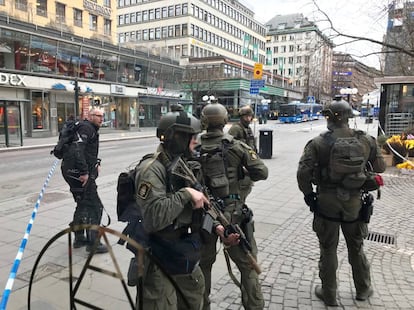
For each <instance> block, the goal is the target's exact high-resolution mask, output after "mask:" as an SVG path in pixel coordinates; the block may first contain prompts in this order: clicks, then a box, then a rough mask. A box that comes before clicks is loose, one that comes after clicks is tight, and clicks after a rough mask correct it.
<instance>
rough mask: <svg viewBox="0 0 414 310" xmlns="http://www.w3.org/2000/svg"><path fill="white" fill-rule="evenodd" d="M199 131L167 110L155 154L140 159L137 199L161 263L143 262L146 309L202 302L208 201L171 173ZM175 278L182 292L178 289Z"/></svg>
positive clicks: (191, 306) (198, 305) (197, 123)
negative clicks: (203, 224)
mask: <svg viewBox="0 0 414 310" xmlns="http://www.w3.org/2000/svg"><path fill="white" fill-rule="evenodd" d="M200 131H201V126H200V121H199V120H198V119H196V118H195V117H193V116H191V115H189V114H187V113H186V112H184V111H175V112H168V113H167V114H165V115H164V116H163V117H162V118H161V120H160V122H159V125H158V128H157V137H158V138H159V139H160V141H161V143H160V145H159V146H158V149H157V151H156V153H155V154H154V155H152V156H151V157H149V158H146V159H144V160H143V161H142V162H141V163H140V167H141V168H140V169H139V176H138V177H137V180H136V184H137V189H136V193H137V194H136V202H137V205H138V206H140V207H141V210H142V216H143V223H144V227H145V229H146V231H147V232H148V234H149V241H148V243H149V247H150V251H151V253H152V255H153V256H154V257H155V258H156V260H157V261H158V262H159V264H160V268H161V269H160V268H159V267H158V266H157V265H156V264H154V263H153V262H151V261H148V260H147V261H146V262H145V265H146V267H145V269H146V274H145V278H144V286H143V306H144V309H149V310H151V309H194V310H199V309H200V308H201V307H202V303H203V293H204V277H203V274H202V272H201V270H200V267H199V261H200V250H201V243H200V233H199V232H200V228H201V221H202V216H203V211H202V208H203V207H204V204H208V200H207V198H206V197H205V196H204V194H203V193H202V192H199V191H197V190H195V189H193V188H191V187H187V186H186V183H185V180H184V179H180V178H179V177H177V176H176V175H175V174H173V173H172V171H171V167H172V163H173V162H174V161H175V160H177V159H178V158H180V159H182V160H183V161H184V162H185V159H186V158H188V157H189V156H190V146H193V145H194V144H195V143H196V135H197V134H198V133H199V132H200ZM168 275H169V276H171V277H172V278H173V280H174V281H175V283H177V286H178V287H179V289H180V291H181V292H182V293H183V295H184V298H185V299H186V300H187V302H188V304H189V307H188V306H187V305H186V303H185V301H184V299H183V297H182V296H181V294H180V293H179V292H177V291H176V290H175V288H174V286H173V283H171V281H170V280H169V279H168Z"/></svg>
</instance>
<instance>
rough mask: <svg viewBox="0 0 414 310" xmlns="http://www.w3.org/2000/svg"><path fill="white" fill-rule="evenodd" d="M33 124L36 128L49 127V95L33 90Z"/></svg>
mask: <svg viewBox="0 0 414 310" xmlns="http://www.w3.org/2000/svg"><path fill="white" fill-rule="evenodd" d="M32 126H33V129H34V130H44V129H49V96H48V94H45V93H43V92H32Z"/></svg>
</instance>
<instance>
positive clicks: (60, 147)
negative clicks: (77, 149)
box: [50, 120, 80, 159]
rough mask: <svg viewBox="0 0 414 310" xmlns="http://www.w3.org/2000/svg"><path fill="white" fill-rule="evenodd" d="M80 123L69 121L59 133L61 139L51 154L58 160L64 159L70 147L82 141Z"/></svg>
mask: <svg viewBox="0 0 414 310" xmlns="http://www.w3.org/2000/svg"><path fill="white" fill-rule="evenodd" d="M79 126H80V122H79V121H76V120H67V121H66V122H65V123H64V124H63V127H62V129H61V131H60V133H59V139H58V142H57V144H56V145H55V147H54V148H53V150H52V151H50V154H53V155H55V157H56V158H58V159H62V158H63V157H64V155H65V152H67V150H68V149H69V145H70V144H71V143H72V142H74V141H78V140H79V139H80V137H79V134H78V129H79Z"/></svg>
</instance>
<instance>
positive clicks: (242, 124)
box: [228, 106, 257, 202]
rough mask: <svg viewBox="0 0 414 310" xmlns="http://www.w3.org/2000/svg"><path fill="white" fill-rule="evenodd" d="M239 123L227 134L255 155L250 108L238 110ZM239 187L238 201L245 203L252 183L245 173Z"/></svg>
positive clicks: (244, 107)
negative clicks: (246, 146) (248, 147)
mask: <svg viewBox="0 0 414 310" xmlns="http://www.w3.org/2000/svg"><path fill="white" fill-rule="evenodd" d="M239 117H240V121H239V122H237V123H234V124H233V125H232V126H231V127H230V129H229V132H228V133H229V134H230V135H232V136H233V137H234V138H235V139H237V140H240V141H243V142H244V143H246V144H247V145H248V146H250V147H251V148H252V149H253V150H254V151H255V152H256V153H257V146H256V140H255V137H254V134H253V131H252V129H251V128H250V123H251V122H252V119H253V110H252V108H251V107H250V106H243V107H241V108H240V109H239ZM239 185H240V199H241V200H242V201H243V202H245V201H246V198H247V196H248V195H249V194H250V192H251V191H252V187H253V182H252V181H251V180H250V177H249V174H248V173H247V171H245V177H244V178H243V179H241V180H239Z"/></svg>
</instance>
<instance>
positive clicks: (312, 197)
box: [304, 192, 318, 212]
mask: <svg viewBox="0 0 414 310" xmlns="http://www.w3.org/2000/svg"><path fill="white" fill-rule="evenodd" d="M304 199H305V203H306V204H307V205H308V206H309V209H310V211H311V212H315V211H316V210H317V208H318V196H317V195H316V193H314V192H311V193H309V194H306V195H305V197H304Z"/></svg>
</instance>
